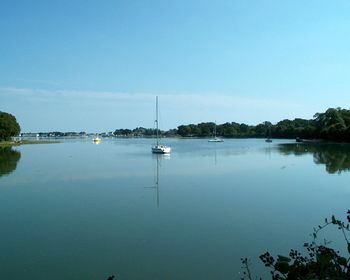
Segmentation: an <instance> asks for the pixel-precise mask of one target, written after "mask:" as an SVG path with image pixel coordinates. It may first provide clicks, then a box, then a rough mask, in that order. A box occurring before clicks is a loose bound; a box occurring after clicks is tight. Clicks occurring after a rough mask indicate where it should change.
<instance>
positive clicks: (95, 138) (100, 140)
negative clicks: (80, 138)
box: [92, 136, 102, 144]
mask: <svg viewBox="0 0 350 280" xmlns="http://www.w3.org/2000/svg"><path fill="white" fill-rule="evenodd" d="M92 142H94V143H95V144H98V143H101V142H102V139H101V138H100V137H98V136H96V137H94V138H92Z"/></svg>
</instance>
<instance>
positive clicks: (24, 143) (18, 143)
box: [0, 140, 60, 148]
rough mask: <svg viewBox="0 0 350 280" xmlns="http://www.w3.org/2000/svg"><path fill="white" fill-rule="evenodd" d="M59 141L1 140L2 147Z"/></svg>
mask: <svg viewBox="0 0 350 280" xmlns="http://www.w3.org/2000/svg"><path fill="white" fill-rule="evenodd" d="M57 143H60V142H59V141H47V140H20V141H1V142H0V148H3V147H15V146H21V145H37V144H57Z"/></svg>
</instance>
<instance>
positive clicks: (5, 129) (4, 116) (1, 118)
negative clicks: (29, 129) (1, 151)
mask: <svg viewBox="0 0 350 280" xmlns="http://www.w3.org/2000/svg"><path fill="white" fill-rule="evenodd" d="M20 132H21V127H20V126H19V124H18V122H17V120H16V118H15V116H13V115H11V114H9V113H5V112H1V111H0V141H8V140H10V139H11V137H13V136H17V135H18V134H19V133H20Z"/></svg>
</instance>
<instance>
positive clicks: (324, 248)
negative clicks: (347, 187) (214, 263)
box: [241, 210, 350, 280]
mask: <svg viewBox="0 0 350 280" xmlns="http://www.w3.org/2000/svg"><path fill="white" fill-rule="evenodd" d="M331 226H333V227H334V228H335V229H336V230H339V232H340V234H341V235H342V236H343V239H344V245H345V246H344V248H339V250H338V249H335V248H331V247H330V244H331V241H329V240H323V241H322V242H319V241H318V238H319V236H320V235H321V232H322V231H323V230H324V229H326V228H329V227H331ZM349 233H350V210H349V211H348V212H347V222H343V221H341V220H338V219H337V218H335V216H332V217H331V218H330V219H325V221H324V223H323V224H322V225H319V226H317V227H315V228H314V230H313V233H312V240H311V242H307V243H304V245H303V247H304V250H303V252H304V253H303V252H301V251H298V250H293V249H292V250H290V252H289V255H288V256H282V255H278V256H277V257H273V256H272V255H271V254H270V253H269V252H265V253H264V254H262V255H260V260H261V261H262V262H263V263H264V265H265V267H267V268H268V269H269V270H270V273H271V279H272V280H282V279H283V280H298V279H300V280H313V279H320V280H321V279H324V280H326V279H334V280H346V279H350V241H349ZM241 260H242V265H243V266H242V268H243V277H241V280H253V279H258V278H256V277H254V278H253V276H252V274H253V273H252V271H251V267H250V261H249V259H248V258H242V259H241ZM259 279H262V278H259Z"/></svg>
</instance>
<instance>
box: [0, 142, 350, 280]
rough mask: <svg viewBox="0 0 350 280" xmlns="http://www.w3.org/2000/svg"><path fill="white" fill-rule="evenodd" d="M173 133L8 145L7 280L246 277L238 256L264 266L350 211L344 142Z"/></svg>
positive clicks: (3, 186)
mask: <svg viewBox="0 0 350 280" xmlns="http://www.w3.org/2000/svg"><path fill="white" fill-rule="evenodd" d="M166 142H167V144H170V145H171V146H172V148H173V152H172V154H171V155H170V156H155V155H152V154H151V152H150V147H151V144H152V141H151V140H148V139H112V140H104V141H103V142H102V143H101V144H100V145H94V144H92V142H91V140H87V139H85V140H65V141H64V142H63V143H60V144H51V145H26V146H21V147H16V148H14V149H12V150H11V149H0V222H1V230H0V242H1V246H0V279H6V280H12V279H13V280H17V279H18V280H19V279H36V280H37V279H50V280H54V279H60V280H62V279H65V280H69V279H82V280H90V279H91V280H93V279H96V280H105V279H106V278H107V276H108V275H111V274H115V275H117V279H118V280H123V279H128V280H129V279H130V280H138V279H152V280H164V279H174V280H178V279H181V280H189V279H202V280H203V279H215V280H218V279H239V272H240V271H241V270H240V267H241V264H240V258H241V257H250V258H251V259H252V262H253V264H254V265H253V268H252V269H253V272H254V273H259V274H262V275H266V274H264V273H263V272H262V271H265V270H261V269H262V266H261V265H260V263H259V261H258V256H259V255H260V254H261V253H263V252H265V251H266V250H270V251H271V252H272V253H276V252H279V253H282V254H283V253H285V254H288V252H289V249H291V248H296V249H298V248H299V247H300V245H302V244H303V242H305V241H309V240H310V237H309V234H310V233H311V232H312V227H313V226H316V225H318V224H319V223H322V221H323V220H324V218H325V217H329V216H330V215H332V214H335V215H337V216H339V217H341V218H342V217H345V212H346V210H347V209H348V208H350V203H349V201H350V184H349V182H350V180H349V179H350V173H349V172H348V171H349V170H350V149H349V146H348V145H314V144H302V145H295V144H293V145H292V144H288V141H282V140H279V141H274V142H273V143H266V142H264V140H260V139H249V140H246V139H242V140H226V141H225V142H224V143H209V142H207V141H206V140H203V139H198V140H193V139H192V140H177V139H168V140H167V141H166ZM289 142H290V141H289ZM281 143H286V145H278V144H281ZM157 175H158V176H157ZM330 234H331V233H330ZM331 239H333V240H334V242H335V243H336V242H338V239H339V237H338V236H337V235H334V236H333V235H332V236H331ZM265 272H266V271H265Z"/></svg>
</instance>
